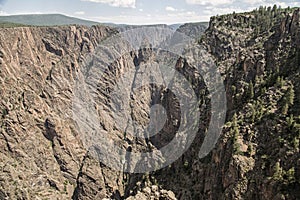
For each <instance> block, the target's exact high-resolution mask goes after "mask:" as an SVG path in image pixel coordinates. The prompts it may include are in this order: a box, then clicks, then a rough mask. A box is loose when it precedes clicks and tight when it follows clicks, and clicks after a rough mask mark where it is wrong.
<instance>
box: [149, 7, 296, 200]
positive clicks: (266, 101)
mask: <svg viewBox="0 0 300 200" xmlns="http://www.w3.org/2000/svg"><path fill="white" fill-rule="evenodd" d="M299 31H300V27H299V9H296V10H276V9H273V10H272V9H268V10H267V9H264V8H261V9H259V10H257V11H254V12H251V13H245V14H232V15H225V16H219V17H213V18H212V19H211V22H210V26H209V28H208V30H207V31H206V32H205V34H204V35H203V37H202V38H201V39H200V44H202V45H204V46H205V47H206V48H207V50H208V51H209V52H210V53H211V54H212V55H213V56H214V57H215V62H216V63H217V65H218V67H219V70H220V72H221V73H222V75H223V77H224V84H225V87H226V93H227V101H228V105H227V108H228V112H227V123H226V124H225V126H224V130H223V136H222V137H221V138H220V140H219V142H218V144H217V146H216V148H215V150H214V151H213V152H212V153H211V154H210V155H209V156H207V157H206V158H204V159H201V160H197V154H196V153H195V152H197V150H199V141H201V139H200V140H198V141H197V140H195V141H196V143H195V144H194V146H193V147H192V148H191V149H190V151H189V152H187V153H186V154H185V155H184V157H183V159H182V160H180V161H177V162H176V163H175V164H174V166H172V168H171V169H164V170H161V171H159V172H157V173H156V174H155V175H154V176H155V177H156V179H158V180H159V181H158V182H159V183H160V184H163V185H164V186H166V188H169V189H171V190H173V191H175V194H176V195H177V197H178V198H181V199H298V198H299V195H300V194H299V159H300V157H299V133H300V129H299V128H300V126H299V97H300V96H299V69H300V63H299V47H300V43H299V34H300V32H299ZM187 65H188V63H187ZM186 166H188V167H186ZM165 174H168V179H164V178H163V177H164V175H165ZM176 180H180V181H176Z"/></svg>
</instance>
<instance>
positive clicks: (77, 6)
mask: <svg viewBox="0 0 300 200" xmlns="http://www.w3.org/2000/svg"><path fill="white" fill-rule="evenodd" d="M274 4H277V5H278V6H281V7H288V6H290V7H300V1H299V0H283V1H279V0H0V15H14V14H49V13H61V14H65V15H68V16H73V17H78V18H82V19H88V20H93V21H98V22H111V23H118V24H175V23H184V22H202V21H209V18H210V17H211V16H213V15H221V14H226V13H232V12H233V11H235V12H244V11H251V10H253V9H255V8H257V7H259V6H260V5H263V6H273V5H274Z"/></svg>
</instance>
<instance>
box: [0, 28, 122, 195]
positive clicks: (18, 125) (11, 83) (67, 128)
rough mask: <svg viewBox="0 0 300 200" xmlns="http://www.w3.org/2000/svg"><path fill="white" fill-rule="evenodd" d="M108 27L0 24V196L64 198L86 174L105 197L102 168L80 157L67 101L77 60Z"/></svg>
mask: <svg viewBox="0 0 300 200" xmlns="http://www.w3.org/2000/svg"><path fill="white" fill-rule="evenodd" d="M112 32H114V30H112V29H110V28H107V27H93V28H84V27H76V26H70V27H51V28H50V27H49V28H48V27H45V28H8V29H1V31H0V46H1V48H0V51H1V59H0V60H1V61H0V62H1V71H0V80H1V81H0V82H1V106H0V107H1V112H2V114H1V136H0V138H1V143H0V144H1V156H0V157H1V175H0V176H1V199H4V198H6V197H9V198H11V199H34V198H49V199H70V198H71V196H72V195H73V192H74V190H75V188H76V184H77V182H78V181H80V180H79V179H82V177H89V175H90V174H89V172H92V173H93V174H92V175H90V177H93V178H92V179H88V178H86V181H91V180H97V181H98V182H96V181H95V182H93V181H92V182H91V183H90V184H89V188H93V187H94V188H95V191H98V192H96V193H94V194H95V196H96V195H99V194H98V193H101V194H102V196H103V197H105V196H106V195H107V193H106V191H105V188H106V186H105V181H104V179H103V174H105V172H101V169H100V168H99V167H96V169H93V165H96V166H98V165H97V164H95V163H94V161H92V160H90V159H89V158H87V157H85V154H86V150H85V149H84V147H83V146H82V142H81V140H80V138H78V131H77V130H76V126H75V124H74V121H73V120H72V112H71V109H72V101H71V100H72V88H73V83H74V75H75V74H76V72H77V71H78V70H79V65H80V62H81V60H82V59H83V58H84V56H85V55H86V54H88V53H90V52H93V50H94V49H95V47H96V46H97V44H98V43H99V42H100V41H101V40H103V39H104V38H105V37H107V36H109V35H111V34H112ZM83 163H85V164H83ZM86 166H89V167H86ZM110 176H111V177H114V176H117V174H110ZM105 178H106V180H107V181H108V180H110V178H109V176H108V175H107V176H106V177H105ZM111 179H113V178H111ZM93 184H94V185H93ZM101 187H103V190H101V189H100V188H101ZM107 187H108V186H107Z"/></svg>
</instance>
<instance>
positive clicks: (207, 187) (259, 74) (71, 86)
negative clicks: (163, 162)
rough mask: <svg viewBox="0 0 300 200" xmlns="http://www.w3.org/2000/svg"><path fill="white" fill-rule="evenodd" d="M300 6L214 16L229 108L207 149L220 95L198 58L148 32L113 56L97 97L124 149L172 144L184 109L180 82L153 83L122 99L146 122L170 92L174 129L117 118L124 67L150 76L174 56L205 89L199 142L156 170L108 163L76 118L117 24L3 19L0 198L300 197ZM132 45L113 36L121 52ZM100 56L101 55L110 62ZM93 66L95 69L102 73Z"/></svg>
mask: <svg viewBox="0 0 300 200" xmlns="http://www.w3.org/2000/svg"><path fill="white" fill-rule="evenodd" d="M299 15H300V11H299V9H298V10H296V9H294V10H277V9H273V10H272V9H269V10H266V9H260V10H258V11H254V12H251V13H245V14H232V15H226V16H219V17H213V18H212V19H211V22H210V25H209V28H208V29H207V30H206V32H205V34H204V35H203V36H202V37H201V39H199V44H194V45H195V46H201V48H205V49H206V50H207V51H208V52H209V53H211V55H212V56H213V57H214V59H215V62H216V64H217V66H218V68H219V71H220V72H221V75H222V76H223V78H224V85H225V88H226V95H227V108H228V111H227V119H226V124H225V126H224V129H223V133H222V136H221V138H220V139H219V141H218V143H217V145H216V148H215V149H214V150H213V151H212V152H211V153H210V154H209V155H208V156H206V157H205V158H202V159H199V158H198V153H199V150H200V146H201V145H200V144H201V143H202V142H203V139H204V135H205V134H204V133H205V132H206V130H207V128H208V125H209V121H210V119H209V117H210V111H211V110H210V109H211V108H210V106H211V105H210V104H211V100H210V99H209V94H208V91H207V88H206V86H205V83H204V81H203V79H202V78H199V72H197V71H196V66H193V63H192V62H190V61H189V59H183V58H179V59H178V57H177V56H174V55H172V54H171V53H169V52H157V51H156V50H155V49H153V48H151V44H148V43H147V41H145V44H144V46H143V47H142V48H140V49H138V50H136V51H131V52H126V53H124V54H123V55H121V56H119V57H118V58H117V59H115V60H114V61H113V62H112V61H109V60H107V62H112V63H111V64H110V65H109V71H106V72H105V74H104V75H105V76H103V77H101V78H102V79H99V80H100V81H98V82H97V84H96V87H95V88H93V89H95V90H93V91H96V92H95V96H94V97H96V98H95V99H96V100H95V105H93V106H94V107H95V108H93V109H94V110H95V111H96V113H97V117H98V119H99V122H100V127H101V131H103V132H105V133H106V134H108V136H109V137H110V139H112V140H113V141H114V142H115V143H116V144H118V146H119V147H121V148H123V149H130V151H132V152H139V151H151V150H156V149H159V148H161V147H162V146H164V145H166V144H167V143H169V142H170V140H171V139H172V138H173V137H174V133H175V132H176V131H177V130H178V126H179V124H178V120H179V119H180V116H179V115H180V111H179V110H178V101H177V100H176V97H175V96H174V94H173V93H172V92H170V91H168V90H166V89H165V88H161V87H159V86H157V85H151V84H150V85H149V86H145V87H142V88H140V89H139V90H138V91H135V92H134V93H132V95H131V96H130V99H129V101H128V102H125V101H123V102H119V103H120V106H121V107H123V108H124V111H123V112H122V113H121V115H120V116H121V117H122V116H123V115H124V116H129V115H130V116H131V117H132V118H133V119H135V120H136V121H138V122H139V123H140V124H141V125H142V126H143V127H145V126H146V125H147V124H148V123H149V116H150V106H152V105H155V104H163V105H164V107H165V108H166V110H167V111H168V112H169V114H168V115H167V116H166V118H167V123H166V124H165V125H164V126H163V127H162V131H161V132H160V133H159V134H158V135H156V136H154V137H151V138H150V139H149V140H148V139H140V138H135V137H134V136H133V135H130V134H128V133H127V132H126V131H123V130H121V129H120V128H118V127H116V125H115V123H113V121H112V120H111V119H112V114H111V113H112V111H113V108H112V107H110V106H109V102H111V101H113V100H115V101H118V98H116V99H110V98H109V97H108V96H109V94H110V91H111V89H112V88H114V86H115V85H116V80H117V79H118V78H119V77H120V76H121V75H122V74H124V73H126V72H127V71H129V70H134V72H135V77H134V81H133V84H134V83H138V81H141V80H142V76H141V77H139V76H140V74H142V73H146V74H147V73H148V74H150V72H151V71H157V73H158V74H160V72H161V71H159V68H158V67H157V66H159V64H161V63H164V62H166V63H173V64H174V66H175V67H176V69H177V70H178V71H179V72H180V73H181V74H182V75H183V76H184V77H185V78H186V79H187V80H189V82H191V83H192V85H193V86H194V90H195V91H196V94H197V97H198V98H199V99H201V104H200V109H201V111H202V118H201V121H200V123H199V124H198V126H199V131H198V134H197V136H196V138H195V140H194V142H193V143H192V145H191V148H189V150H188V151H186V152H185V153H184V155H183V156H182V157H180V158H179V159H178V160H177V161H176V162H174V163H173V164H170V165H169V166H168V167H166V168H164V169H161V170H159V171H156V172H152V173H147V174H129V173H123V172H117V171H114V170H112V169H110V168H109V167H107V166H105V165H104V164H103V163H99V161H98V159H96V157H93V156H92V155H91V154H89V153H88V150H87V146H86V144H85V142H87V141H89V138H87V139H86V140H85V138H82V135H83V132H82V129H80V122H81V120H83V119H81V118H80V119H79V120H76V121H75V120H74V113H73V111H74V107H73V106H74V105H73V101H74V95H75V96H76V92H78V91H79V92H80V91H81V90H80V87H79V88H78V87H77V90H75V88H76V84H75V83H76V82H77V81H78V77H80V76H82V75H87V74H84V70H86V69H87V68H84V69H83V66H85V67H88V66H89V65H87V64H89V62H87V60H86V58H87V55H89V54H91V53H92V54H94V55H95V56H101V54H99V55H98V53H100V52H99V49H97V51H96V48H97V47H98V44H99V43H100V42H101V41H103V40H104V39H105V38H108V37H111V36H112V35H113V34H115V32H116V31H115V30H114V29H111V28H108V27H102V26H95V27H91V28H85V27H79V26H69V27H30V28H5V29H1V30H0V84H1V87H0V93H1V97H2V98H1V101H0V108H1V110H0V111H1V112H2V113H1V120H0V125H1V132H0V145H1V148H0V154H1V155H0V160H1V162H0V169H1V171H0V180H1V181H0V199H5V198H7V197H8V198H10V199H35V198H37V199H38V198H42V199H43V198H45V199H47V198H49V199H71V198H72V199H105V198H107V199H109V198H112V199H125V198H128V199H176V198H178V199H299V198H300V194H299V182H300V180H299V177H300V171H299V170H300V166H299V165H300V160H299V159H300V158H299V135H300V125H299V124H300V118H299V114H300V110H299V102H300V99H299V98H300V85H299V83H300V75H299V73H300V71H299V69H300V67H299V66H300V39H299V38H300V35H299V34H300V26H299V20H300V19H299ZM190 26H192V24H190V25H188V26H187V25H186V26H183V27H181V29H182V31H183V32H184V33H191V34H192V35H193V36H195V37H197V30H198V28H191V31H188V30H189V29H190V28H188V30H186V27H190ZM196 26H197V25H196ZM194 30H196V31H194ZM158 36H159V34H158ZM126 45H127V44H126V43H121V42H120V43H118V44H116V45H115V44H114V45H113V46H114V47H119V48H118V49H115V50H116V51H115V52H118V51H117V50H120V49H123V48H125V49H126ZM104 50H105V49H104ZM104 52H105V51H104ZM113 52H114V51H113ZM166 58H167V59H166ZM105 59H106V58H104V57H102V60H105ZM99 60H100V61H98V60H96V62H94V63H93V64H94V65H96V66H98V65H101V59H99ZM86 62H87V63H86ZM96 69H97V68H96ZM154 69H155V70H154ZM88 70H90V68H88ZM93 70H95V69H91V70H90V72H89V73H90V74H88V75H95V74H96V76H91V77H92V78H95V77H96V78H99V77H98V76H97V72H98V71H97V70H96V71H93ZM160 76H161V75H157V76H156V77H160ZM173 81H174V84H176V80H173ZM88 86H91V85H88ZM128 90H130V88H129V89H128ZM82 91H84V89H82ZM121 92H127V91H121ZM80 94H81V93H80ZM183 94H185V93H184V92H183ZM116 97H118V96H116ZM78 111H80V110H78ZM120 120H122V118H120ZM95 138H96V136H95ZM99 148H101V147H99ZM103 148H104V147H103Z"/></svg>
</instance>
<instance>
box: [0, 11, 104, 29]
mask: <svg viewBox="0 0 300 200" xmlns="http://www.w3.org/2000/svg"><path fill="white" fill-rule="evenodd" d="M0 24H3V25H2V26H1V27H6V26H8V27H16V26H61V25H72V24H76V25H85V26H93V25H97V24H99V23H98V22H93V21H88V20H82V19H78V18H74V17H69V16H65V15H61V14H43V15H11V16H0Z"/></svg>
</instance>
